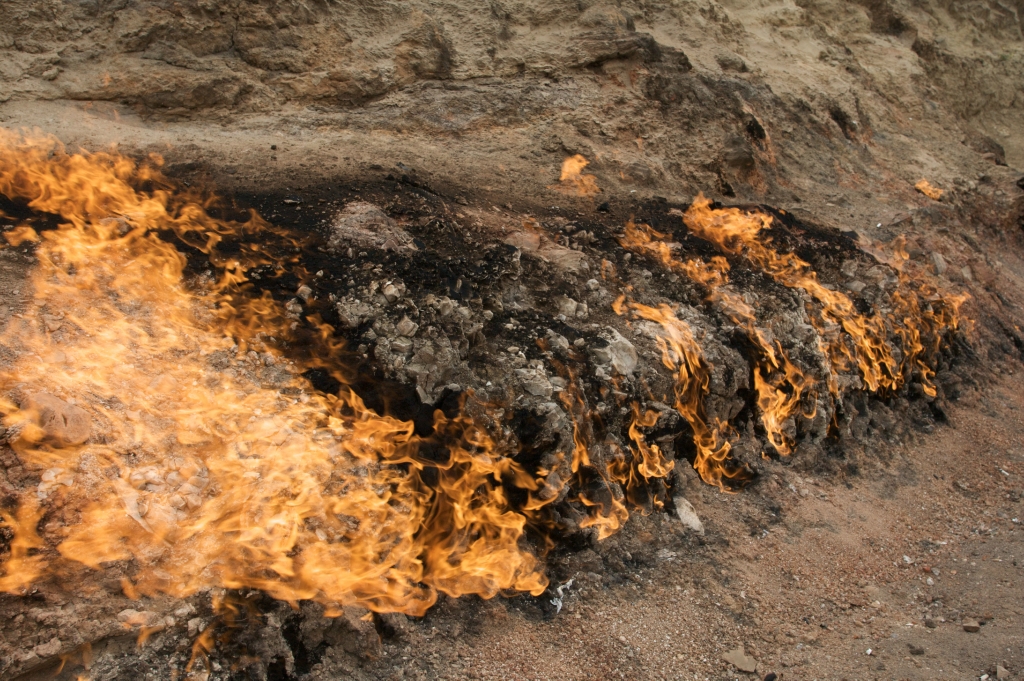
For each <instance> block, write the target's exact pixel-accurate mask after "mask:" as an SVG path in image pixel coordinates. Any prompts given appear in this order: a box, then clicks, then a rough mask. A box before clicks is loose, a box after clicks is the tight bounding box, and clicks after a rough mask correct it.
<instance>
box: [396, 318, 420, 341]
mask: <svg viewBox="0 0 1024 681" xmlns="http://www.w3.org/2000/svg"><path fill="white" fill-rule="evenodd" d="M419 328H420V325H419V324H417V323H416V322H414V321H413V320H411V319H409V318H408V317H402V321H400V322H398V324H396V325H395V331H397V332H398V333H399V335H401V336H406V337H412V336H415V335H416V331H417V330H418V329H419Z"/></svg>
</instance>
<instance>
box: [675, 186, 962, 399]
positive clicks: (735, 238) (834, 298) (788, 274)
mask: <svg viewBox="0 0 1024 681" xmlns="http://www.w3.org/2000/svg"><path fill="white" fill-rule="evenodd" d="M683 220H684V221H685V222H686V226H687V227H689V228H690V230H691V231H692V232H693V233H694V234H696V235H697V236H699V237H701V238H703V239H706V240H707V241H710V242H711V243H713V244H715V245H716V246H717V247H718V248H719V249H721V250H722V251H724V252H725V253H729V254H733V255H740V256H742V257H744V258H746V259H747V260H748V261H750V262H751V263H752V264H753V265H755V266H757V267H758V268H760V269H761V270H762V271H763V272H764V273H765V274H767V275H769V276H770V277H772V278H773V279H775V280H776V281H778V282H779V283H781V284H783V285H784V286H787V287H789V288H795V289H800V290H802V291H804V292H805V293H807V294H808V295H809V296H810V297H811V298H812V299H813V300H814V301H815V302H817V304H818V306H819V308H820V309H819V312H818V315H817V316H812V322H814V324H815V326H816V327H817V329H818V332H819V334H820V335H821V336H822V337H823V338H824V340H825V350H826V353H827V356H828V357H829V359H830V360H831V362H832V366H833V370H834V371H836V372H842V371H845V370H847V369H848V368H849V367H851V366H854V367H856V368H857V370H858V371H859V374H860V377H861V379H862V380H863V381H864V384H865V385H866V387H867V389H868V390H870V391H872V392H877V391H879V390H895V389H897V388H899V387H900V386H901V385H902V384H903V382H904V381H905V380H906V377H907V373H908V372H909V370H910V368H911V367H914V366H919V365H920V361H919V360H921V359H922V357H921V355H922V352H923V351H924V350H925V348H924V346H923V345H922V344H921V343H920V342H918V341H916V340H915V338H916V336H917V334H919V333H920V326H921V325H922V324H923V325H925V326H926V327H927V328H928V330H929V331H931V332H938V333H936V334H933V335H936V339H935V343H936V345H935V346H934V348H935V349H936V350H937V348H938V345H937V343H938V342H939V339H940V337H941V332H943V331H945V330H951V329H956V328H957V325H958V323H959V322H958V320H959V316H958V309H959V306H960V304H961V303H962V302H963V300H964V298H963V297H949V298H943V297H941V296H938V295H937V292H934V291H933V292H932V296H933V300H932V301H931V302H932V303H933V305H934V306H936V307H938V308H939V310H938V312H932V313H929V314H928V315H915V314H913V313H914V312H915V311H916V312H920V310H921V309H922V308H921V307H920V306H919V305H917V307H916V308H915V305H916V303H913V302H912V299H913V300H916V299H917V294H913V293H904V294H902V295H901V296H894V301H895V302H896V303H897V305H898V310H899V311H898V312H897V313H895V314H893V315H889V316H888V317H883V316H882V315H879V314H872V315H862V314H860V313H858V312H857V310H856V308H855V306H854V304H853V301H851V300H850V298H849V297H847V296H846V295H845V294H843V293H840V292H838V291H833V290H831V289H829V288H827V287H826V286H824V285H823V284H822V283H821V282H820V281H818V275H817V273H815V272H814V271H813V270H812V269H811V267H810V265H809V264H808V263H807V262H805V261H804V260H801V259H800V258H799V257H798V256H796V255H795V254H793V253H781V254H780V253H778V252H777V251H775V250H774V249H773V248H771V247H770V246H769V244H770V243H771V239H770V238H762V237H761V233H762V232H763V231H766V230H768V229H770V228H771V225H772V218H771V216H769V215H765V214H763V213H758V212H744V211H742V210H739V209H737V208H720V209H713V208H711V202H710V201H709V200H708V199H706V198H704V196H703V195H701V196H698V197H697V198H696V199H695V200H694V202H693V204H692V205H691V206H690V209H689V210H687V211H686V213H685V215H684V216H683ZM929 316H931V318H930V319H928V317H929ZM890 327H892V328H894V329H895V333H896V334H897V335H899V336H900V337H901V338H902V339H903V340H904V341H905V342H906V345H905V347H903V348H902V352H899V351H897V352H894V348H893V345H892V344H891V343H890V342H889V341H888V330H889V328H890ZM840 329H841V330H842V332H843V334H840V333H838V330H840ZM923 383H924V385H925V387H926V390H934V386H932V385H931V384H930V382H929V381H928V379H927V376H925V378H924V379H923ZM830 388H831V389H832V391H833V394H835V393H836V387H835V384H834V383H833V384H832V385H831V386H830Z"/></svg>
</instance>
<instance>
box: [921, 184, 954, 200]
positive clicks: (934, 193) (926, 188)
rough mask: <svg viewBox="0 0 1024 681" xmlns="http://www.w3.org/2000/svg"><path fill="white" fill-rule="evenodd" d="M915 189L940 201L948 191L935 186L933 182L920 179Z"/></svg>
mask: <svg viewBox="0 0 1024 681" xmlns="http://www.w3.org/2000/svg"><path fill="white" fill-rule="evenodd" d="M914 189H916V190H917V191H919V192H921V193H922V194H924V195H925V196H927V197H928V198H929V199H932V200H934V201H938V200H939V199H941V198H942V195H943V194H945V193H946V192H945V191H944V190H942V189H939V188H938V187H933V186H932V183H931V182H929V181H928V180H918V182H917V184H915V185H914Z"/></svg>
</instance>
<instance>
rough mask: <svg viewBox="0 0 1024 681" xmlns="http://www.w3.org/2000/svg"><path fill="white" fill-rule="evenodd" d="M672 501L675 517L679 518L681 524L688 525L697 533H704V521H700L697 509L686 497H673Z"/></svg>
mask: <svg viewBox="0 0 1024 681" xmlns="http://www.w3.org/2000/svg"><path fill="white" fill-rule="evenodd" d="M672 503H673V504H675V507H676V517H678V518H679V520H680V522H682V523H683V525H685V526H686V527H689V528H690V529H691V530H693V531H694V532H696V533H697V534H704V523H702V522H701V521H700V518H699V517H698V516H697V511H696V510H694V508H693V504H691V503H690V502H689V500H687V498H686V497H682V496H679V497H675V498H674V499H673V500H672Z"/></svg>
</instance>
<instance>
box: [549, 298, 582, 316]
mask: <svg viewBox="0 0 1024 681" xmlns="http://www.w3.org/2000/svg"><path fill="white" fill-rule="evenodd" d="M555 307H557V308H558V313H559V314H564V315H565V316H566V317H575V316H576V308H577V307H579V303H577V302H576V301H575V300H573V299H572V298H569V297H567V296H559V297H558V298H556V299H555Z"/></svg>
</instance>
